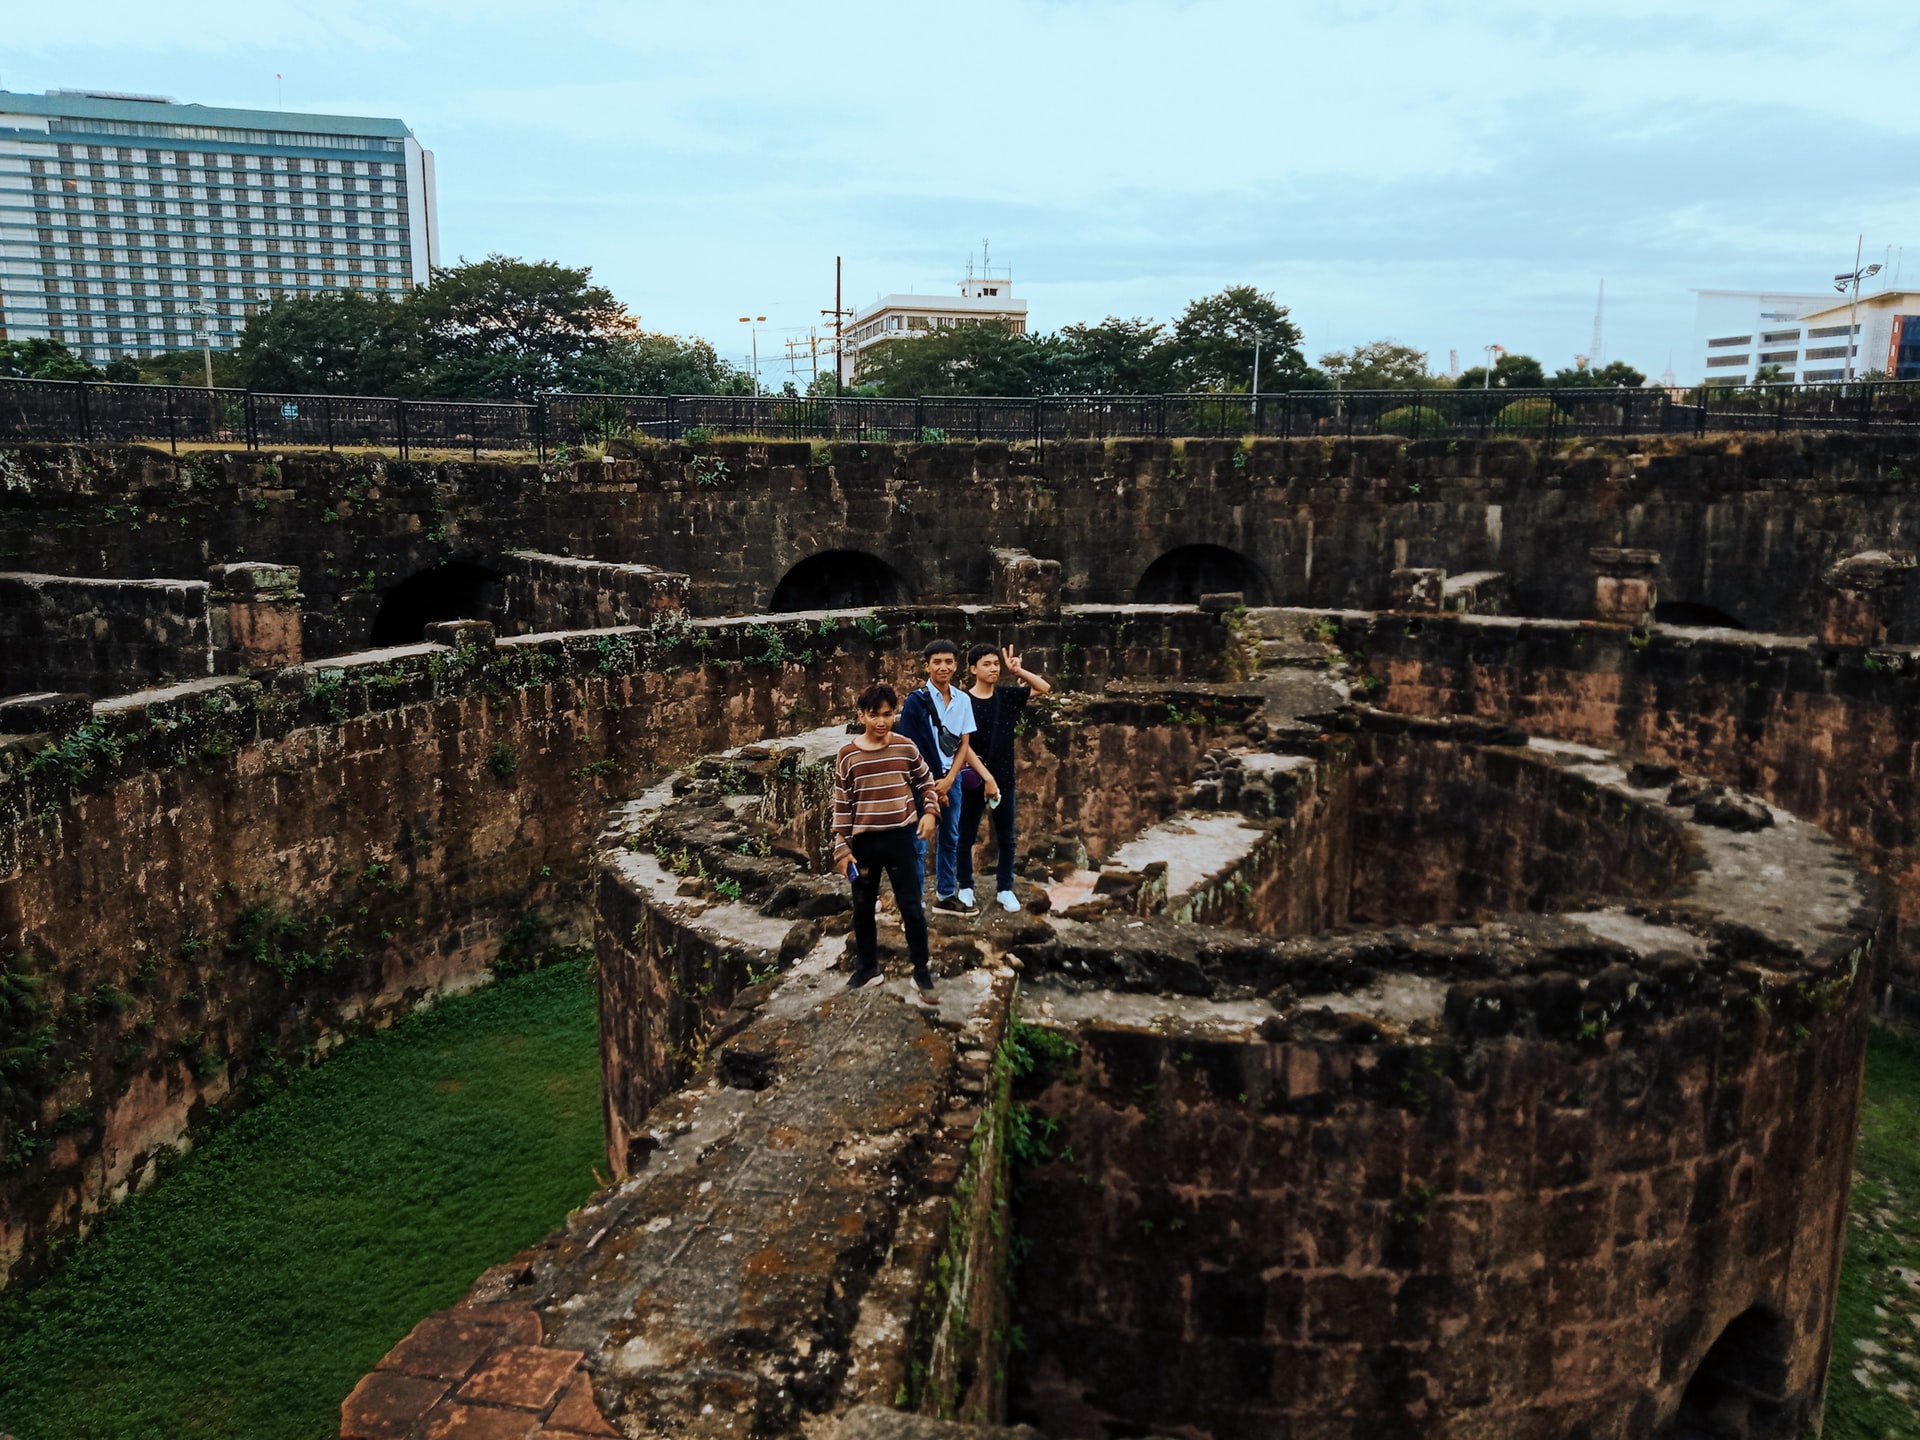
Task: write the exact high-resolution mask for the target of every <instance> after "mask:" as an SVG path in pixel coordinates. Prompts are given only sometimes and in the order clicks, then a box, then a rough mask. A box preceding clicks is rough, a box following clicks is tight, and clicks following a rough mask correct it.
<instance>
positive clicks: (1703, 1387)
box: [1672, 1305, 1798, 1440]
mask: <svg viewBox="0 0 1920 1440" xmlns="http://www.w3.org/2000/svg"><path fill="white" fill-rule="evenodd" d="M1791 1339H1792V1336H1791V1335H1790V1333H1789V1332H1788V1327H1787V1323H1786V1321H1785V1320H1783V1319H1781V1318H1780V1316H1778V1315H1776V1314H1774V1312H1773V1311H1772V1310H1770V1309H1768V1308H1767V1307H1766V1306H1764V1305H1754V1306H1752V1307H1750V1308H1748V1309H1746V1310H1743V1311H1741V1312H1740V1313H1739V1314H1738V1315H1736V1316H1734V1317H1733V1319H1732V1320H1730V1321H1728V1322H1727V1328H1726V1329H1725V1330H1722V1331H1721V1332H1720V1338H1719V1339H1717V1340H1715V1341H1714V1342H1713V1344H1712V1345H1711V1346H1709V1347H1708V1349H1707V1353H1706V1354H1705V1355H1704V1356H1703V1357H1702V1358H1701V1361H1700V1367H1699V1369H1697V1370H1695V1371H1694V1372H1693V1376H1692V1378H1691V1379H1689V1380H1688V1381H1687V1388H1686V1391H1685V1392H1684V1393H1683V1394H1682V1395H1681V1397H1680V1413H1679V1414H1678V1415H1677V1416H1676V1417H1675V1419H1674V1428H1673V1432H1672V1433H1673V1436H1674V1440H1710V1437H1711V1440H1723V1437H1724V1440H1788V1437H1789V1436H1790V1435H1791V1434H1794V1433H1797V1429H1798V1427H1797V1426H1794V1425H1791V1424H1790V1423H1789V1422H1788V1415H1787V1406H1786V1404H1785V1403H1784V1402H1785V1399H1786V1392H1787V1360H1786V1357H1787V1348H1788V1343H1789V1341H1790V1340H1791Z"/></svg>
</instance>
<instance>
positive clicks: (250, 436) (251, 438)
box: [241, 390, 260, 450]
mask: <svg viewBox="0 0 1920 1440" xmlns="http://www.w3.org/2000/svg"><path fill="white" fill-rule="evenodd" d="M241 401H242V403H243V404H244V405H245V406H246V409H247V448H248V449H249V450H258V449H259V448H260V431H259V428H258V427H257V426H256V425H255V424H254V418H253V391H251V390H249V391H247V392H246V393H245V394H244V395H243V396H241Z"/></svg>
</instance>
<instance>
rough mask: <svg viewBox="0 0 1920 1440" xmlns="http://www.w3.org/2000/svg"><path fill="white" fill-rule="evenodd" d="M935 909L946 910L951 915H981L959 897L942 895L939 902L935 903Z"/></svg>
mask: <svg viewBox="0 0 1920 1440" xmlns="http://www.w3.org/2000/svg"><path fill="white" fill-rule="evenodd" d="M933 908H934V909H936V910H944V911H946V912H947V913H948V914H949V915H974V914H977V913H979V912H977V911H976V910H975V909H974V908H973V907H972V906H971V905H969V904H967V902H966V901H964V900H962V899H961V898H960V897H959V896H958V895H942V896H941V897H940V898H939V899H938V900H936V901H934V902H933Z"/></svg>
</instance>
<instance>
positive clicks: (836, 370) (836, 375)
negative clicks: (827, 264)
mask: <svg viewBox="0 0 1920 1440" xmlns="http://www.w3.org/2000/svg"><path fill="white" fill-rule="evenodd" d="M820 313H821V314H822V315H831V316H833V393H834V394H836V395H838V394H839V393H840V386H841V379H840V357H841V356H842V355H844V354H845V353H846V351H845V349H844V348H843V346H844V344H845V342H844V341H843V340H842V338H841V329H840V322H841V321H842V320H843V319H845V318H846V317H847V315H849V314H850V313H852V312H850V311H848V310H845V309H843V308H842V307H841V304H840V257H839V256H838V255H836V256H834V257H833V309H831V310H822V311H821V312H820ZM816 373H817V372H816Z"/></svg>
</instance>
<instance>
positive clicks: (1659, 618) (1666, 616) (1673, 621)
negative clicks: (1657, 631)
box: [1653, 600, 1747, 630]
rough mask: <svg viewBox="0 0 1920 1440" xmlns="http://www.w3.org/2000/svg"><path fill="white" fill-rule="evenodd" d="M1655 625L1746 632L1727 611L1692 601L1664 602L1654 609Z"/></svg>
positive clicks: (1744, 627)
mask: <svg viewBox="0 0 1920 1440" xmlns="http://www.w3.org/2000/svg"><path fill="white" fill-rule="evenodd" d="M1653 623H1654V624H1656V625H1698V626H1714V627H1716V628H1718V629H1721V630H1744V629H1746V628H1747V627H1746V626H1744V625H1742V624H1741V623H1740V622H1739V621H1738V620H1736V619H1734V618H1733V616H1731V615H1729V614H1728V613H1727V612H1726V611H1724V610H1720V609H1716V608H1715V607H1714V606H1712V605H1701V604H1697V603H1695V602H1694V601H1692V600H1662V601H1661V602H1660V603H1659V604H1658V605H1655V606H1654V607H1653Z"/></svg>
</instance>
